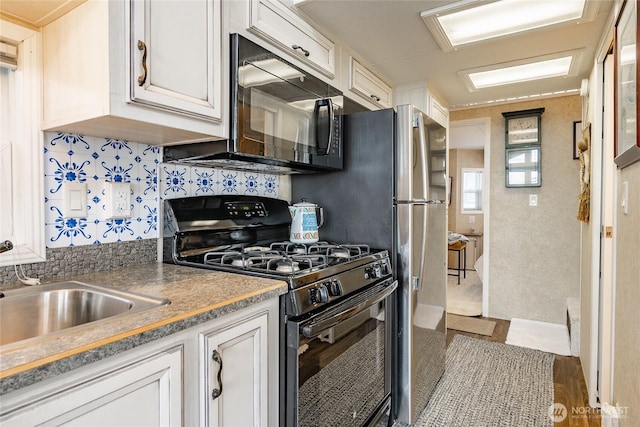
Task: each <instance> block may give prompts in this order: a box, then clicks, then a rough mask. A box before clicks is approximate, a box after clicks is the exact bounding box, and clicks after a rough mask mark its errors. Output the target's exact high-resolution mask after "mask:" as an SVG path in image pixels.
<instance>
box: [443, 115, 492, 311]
mask: <svg viewBox="0 0 640 427" xmlns="http://www.w3.org/2000/svg"><path fill="white" fill-rule="evenodd" d="M490 132H491V120H490V119H489V118H488V117H483V118H477V119H470V120H457V121H451V122H450V123H449V176H450V178H451V179H450V185H451V189H450V194H451V200H450V205H449V218H448V228H449V231H452V232H454V233H457V234H461V235H463V236H465V237H467V238H468V239H469V242H467V244H466V245H467V247H466V250H465V255H466V262H465V261H464V257H463V258H462V259H460V258H459V255H460V254H459V252H456V251H449V260H448V262H449V267H450V268H451V267H459V266H460V264H464V268H465V275H466V277H465V278H464V279H466V280H464V279H463V280H462V281H461V285H463V286H460V285H457V279H458V278H457V277H453V278H452V277H451V276H449V282H450V283H449V285H448V291H450V292H449V294H448V295H447V299H448V303H447V310H448V311H449V312H453V313H455V312H456V311H459V312H460V314H463V315H476V316H477V315H483V316H486V315H487V312H488V305H489V304H488V291H487V289H488V283H489V268H488V259H489V258H488V245H486V244H485V242H488V241H489V200H490V197H489V191H490V188H489V177H490V162H489V154H490V153H489V149H490ZM480 177H481V178H480ZM479 180H481V181H479ZM450 271H451V270H450ZM454 272H455V271H454ZM452 279H453V281H454V283H453V284H452V283H451V282H452ZM464 285H466V286H467V287H465V286H464ZM450 295H451V298H450V297H449V296H450ZM469 300H470V301H472V304H467V301H469ZM450 303H451V305H452V307H451V308H453V310H450V309H449V308H450V307H449V305H450ZM460 304H461V305H462V307H460V306H459V305H460ZM467 313H474V314H467Z"/></svg>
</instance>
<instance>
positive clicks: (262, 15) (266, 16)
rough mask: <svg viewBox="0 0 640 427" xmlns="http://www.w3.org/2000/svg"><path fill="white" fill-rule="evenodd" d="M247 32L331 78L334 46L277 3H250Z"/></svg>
mask: <svg viewBox="0 0 640 427" xmlns="http://www.w3.org/2000/svg"><path fill="white" fill-rule="evenodd" d="M247 29H248V30H249V31H250V32H252V33H255V34H257V35H259V36H260V37H262V38H264V39H265V40H267V41H268V42H270V43H272V44H274V45H276V46H278V47H280V48H282V49H284V50H285V51H286V52H289V53H290V54H291V55H293V56H295V57H296V58H298V59H300V60H302V61H303V62H305V63H307V64H309V65H310V66H311V67H313V68H314V69H316V70H318V71H319V72H321V73H322V74H324V75H326V76H328V77H330V78H332V79H333V78H334V76H335V44H334V43H333V42H332V41H331V40H329V39H328V38H326V37H325V36H324V35H322V34H321V33H320V32H319V31H317V30H316V29H315V28H313V27H312V26H311V25H310V24H309V23H307V22H305V21H304V20H303V19H302V18H301V17H300V16H298V15H297V14H296V13H295V12H294V11H292V10H291V9H289V8H287V7H286V6H285V5H283V4H282V3H280V2H279V1H277V0H250V4H249V8H248V20H247Z"/></svg>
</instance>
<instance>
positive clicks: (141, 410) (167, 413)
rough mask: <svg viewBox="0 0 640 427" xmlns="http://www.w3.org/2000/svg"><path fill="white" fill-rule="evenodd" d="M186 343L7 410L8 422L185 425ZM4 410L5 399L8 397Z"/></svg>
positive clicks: (62, 385) (64, 385)
mask: <svg viewBox="0 0 640 427" xmlns="http://www.w3.org/2000/svg"><path fill="white" fill-rule="evenodd" d="M182 350H183V348H182V347H181V346H178V347H174V348H171V349H168V350H166V351H162V352H161V353H158V354H155V355H152V356H149V357H145V358H143V359H141V360H139V361H136V362H134V363H131V364H129V365H127V366H124V367H121V368H118V369H114V370H111V371H108V372H106V373H104V374H101V375H98V376H96V377H93V378H89V379H86V380H85V381H82V382H80V383H78V384H73V383H66V382H65V381H60V384H58V385H59V388H58V389H56V387H54V388H53V389H51V391H50V393H48V394H47V395H45V396H42V397H40V398H38V399H36V400H31V399H29V398H28V396H23V397H24V405H20V404H17V405H16V407H17V408H16V409H15V410H13V411H11V410H10V411H8V413H3V414H2V415H1V416H0V424H2V425H3V426H32V425H41V424H44V425H48V426H49V425H50V426H116V425H119V426H128V425H131V426H134V425H135V426H175V425H181V424H182ZM3 401H4V403H3V405H2V406H3V412H4V409H5V403H7V402H6V401H5V399H4V397H3Z"/></svg>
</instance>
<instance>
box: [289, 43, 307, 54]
mask: <svg viewBox="0 0 640 427" xmlns="http://www.w3.org/2000/svg"><path fill="white" fill-rule="evenodd" d="M291 48H292V49H293V50H299V51H300V52H302V53H303V54H304V56H309V55H310V53H309V51H308V50H307V49H305V48H303V47H302V46H299V45H297V44H294V45H293V46H291Z"/></svg>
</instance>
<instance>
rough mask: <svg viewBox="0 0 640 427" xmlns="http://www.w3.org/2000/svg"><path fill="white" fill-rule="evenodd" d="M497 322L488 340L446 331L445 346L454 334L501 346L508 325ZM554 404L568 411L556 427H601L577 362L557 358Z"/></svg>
mask: <svg viewBox="0 0 640 427" xmlns="http://www.w3.org/2000/svg"><path fill="white" fill-rule="evenodd" d="M487 319H489V320H493V321H495V322H496V327H495V329H494V331H493V335H492V336H490V337H487V336H484V335H476V334H471V333H467V332H461V331H456V330H453V329H447V345H449V343H450V342H451V340H452V339H453V337H454V336H455V335H456V334H460V335H466V336H469V337H473V338H478V339H481V340H485V341H492V342H499V343H504V342H505V341H506V339H507V332H508V331H509V321H508V320H501V319H491V318H487ZM553 384H554V387H553V391H554V402H555V403H562V404H563V405H564V406H565V407H566V408H567V411H568V414H567V417H566V418H565V419H564V420H563V421H562V422H558V423H555V427H600V416H599V414H597V413H594V412H595V410H594V409H593V408H590V407H589V398H588V394H587V386H586V384H585V382H584V376H583V375H582V367H581V365H580V359H578V358H577V357H569V356H556V360H555V364H554V366H553Z"/></svg>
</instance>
